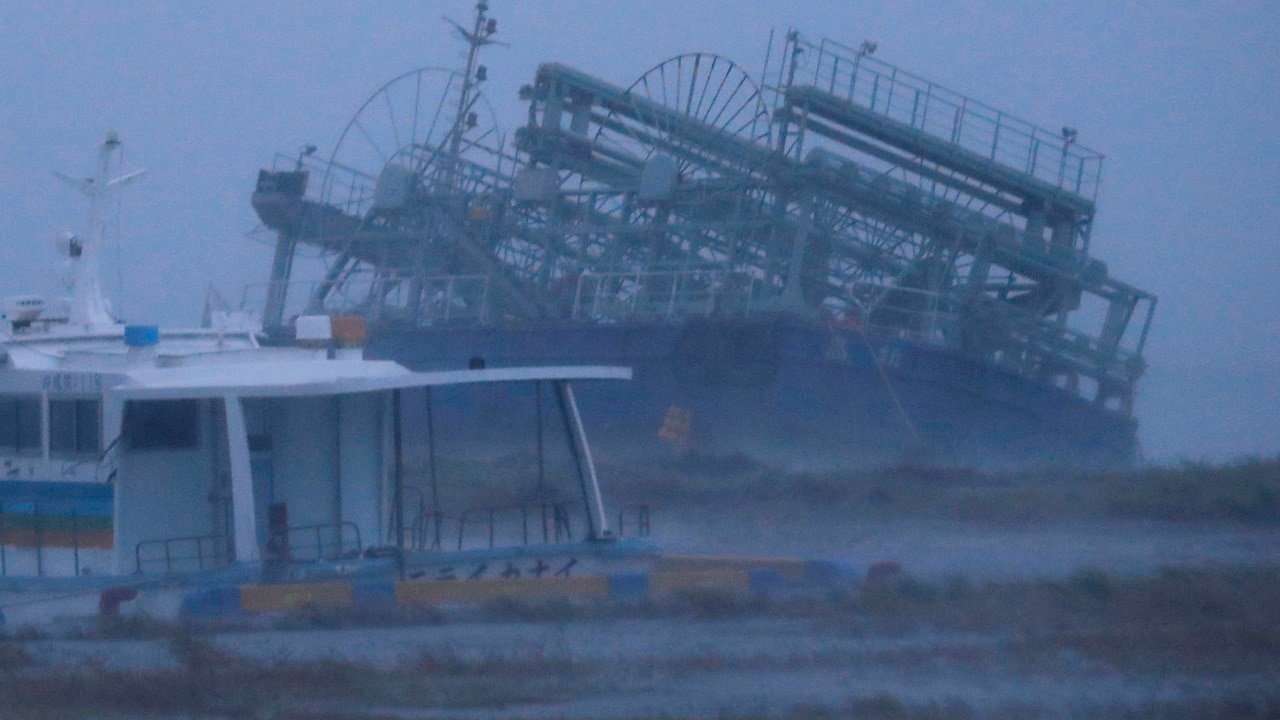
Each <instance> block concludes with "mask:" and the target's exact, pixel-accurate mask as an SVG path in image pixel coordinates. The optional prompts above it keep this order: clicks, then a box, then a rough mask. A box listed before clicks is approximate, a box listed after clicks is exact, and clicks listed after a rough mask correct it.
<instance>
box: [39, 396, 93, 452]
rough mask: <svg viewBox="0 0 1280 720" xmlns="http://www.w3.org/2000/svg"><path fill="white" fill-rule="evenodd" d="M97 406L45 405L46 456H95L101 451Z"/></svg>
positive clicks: (85, 403) (62, 402)
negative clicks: (47, 411) (47, 428)
mask: <svg viewBox="0 0 1280 720" xmlns="http://www.w3.org/2000/svg"><path fill="white" fill-rule="evenodd" d="M101 418H102V410H101V403H100V402H99V401H98V400H96V399H94V400H50V401H49V454H50V455H97V454H98V451H99V449H100V447H101V430H100V429H99V428H100V427H101V424H102V422H101Z"/></svg>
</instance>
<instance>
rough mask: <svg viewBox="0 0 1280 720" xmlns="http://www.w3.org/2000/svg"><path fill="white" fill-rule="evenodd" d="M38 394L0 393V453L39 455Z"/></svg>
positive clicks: (40, 449)
mask: <svg viewBox="0 0 1280 720" xmlns="http://www.w3.org/2000/svg"><path fill="white" fill-rule="evenodd" d="M41 452H43V449H42V448H41V447H40V396H39V395H0V453H5V454H13V455H39V454H40V453H41Z"/></svg>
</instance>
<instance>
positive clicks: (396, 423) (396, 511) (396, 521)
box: [391, 388, 405, 581]
mask: <svg viewBox="0 0 1280 720" xmlns="http://www.w3.org/2000/svg"><path fill="white" fill-rule="evenodd" d="M400 424H401V418H400V388H396V389H395V390H392V391H391V427H392V430H391V432H392V433H394V435H395V436H394V439H393V440H394V447H395V450H394V453H395V457H394V458H393V460H392V487H393V489H392V502H393V503H394V505H393V506H392V509H391V512H392V521H391V522H392V526H393V527H394V528H395V533H396V574H397V575H398V576H399V578H400V580H401V581H403V580H404V579H405V572H404V468H403V456H402V452H403V446H402V441H401V438H400V436H401V427H400Z"/></svg>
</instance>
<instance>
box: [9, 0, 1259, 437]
mask: <svg viewBox="0 0 1280 720" xmlns="http://www.w3.org/2000/svg"><path fill="white" fill-rule="evenodd" d="M491 4H492V6H493V7H492V11H491V12H492V15H493V16H494V17H496V18H498V21H499V36H498V37H499V38H500V39H502V40H504V41H506V42H508V43H510V44H511V47H510V48H492V49H490V50H489V51H488V54H487V55H486V58H485V62H486V64H487V65H488V66H489V68H490V78H491V80H490V82H489V86H488V89H487V94H488V95H489V97H490V99H491V101H492V102H493V104H494V105H495V107H496V109H497V113H498V115H499V123H500V125H501V126H502V129H503V130H505V131H507V132H508V133H509V132H511V131H513V130H514V129H515V128H516V127H517V126H519V125H520V124H521V123H522V121H523V108H522V106H521V104H520V103H519V102H517V101H516V99H515V92H516V89H517V88H518V87H519V86H520V85H522V84H525V83H527V82H529V81H530V80H531V79H532V77H533V73H534V69H535V67H536V65H537V63H539V62H543V61H551V60H555V61H559V62H564V63H567V64H570V65H572V66H575V67H578V68H580V69H583V70H585V71H588V72H590V73H592V74H595V75H597V76H600V77H603V78H605V79H607V80H610V81H613V82H615V83H617V84H622V85H626V84H629V83H630V82H631V81H632V80H634V79H635V78H636V77H638V76H639V75H641V74H642V73H643V72H644V71H645V70H647V69H648V68H650V67H651V66H653V65H656V64H657V63H659V62H661V61H662V60H665V59H666V58H668V57H670V56H672V55H676V54H679V53H681V52H687V51H694V50H703V51H710V52H716V53H719V54H722V55H725V56H727V57H729V58H731V59H733V60H735V61H736V62H738V63H740V64H741V65H743V66H744V67H745V68H746V69H747V70H748V71H749V72H750V73H751V74H752V75H754V76H758V75H759V72H760V66H761V64H762V62H763V59H764V51H765V46H766V43H767V39H768V34H769V30H770V29H771V28H773V29H777V30H778V31H779V32H783V31H785V30H786V29H787V28H788V27H795V28H796V29H798V30H800V31H801V32H802V33H803V34H805V35H806V36H808V37H810V38H812V39H819V38H821V37H824V36H826V37H831V38H833V39H835V40H838V41H841V42H844V43H845V44H848V45H854V46H856V45H857V44H858V43H860V42H861V41H862V40H863V39H876V40H878V41H879V50H878V52H877V57H880V58H881V59H883V60H885V61H887V62H890V63H893V64H895V65H899V66H902V67H904V68H905V69H907V70H910V71H912V72H915V73H917V74H920V75H923V76H925V77H927V78H929V79H932V80H934V81H936V82H939V83H941V84H943V85H947V86H949V87H951V88H953V89H955V90H958V91H960V92H963V93H965V94H968V95H971V96H974V97H976V98H978V99H980V100H983V101H986V102H988V103H989V104H992V105H994V106H996V107H999V108H1002V109H1004V110H1006V111H1008V112H1011V113H1013V114H1015V115H1020V116H1022V117H1024V118H1026V119H1028V120H1031V121H1033V122H1035V123H1037V124H1040V125H1043V126H1045V127H1048V128H1055V127H1059V126H1061V125H1072V126H1074V127H1076V128H1078V129H1079V131H1080V142H1081V143H1083V144H1085V145H1087V146H1089V147H1091V148H1094V149H1097V150H1100V151H1102V152H1104V153H1106V154H1107V156H1108V160H1107V162H1106V165H1105V166H1104V175H1103V185H1102V190H1101V193H1100V196H1099V204H1098V217H1097V220H1096V222H1095V226H1094V232H1093V249H1094V253H1095V254H1096V255H1097V256H1099V257H1101V258H1102V259H1103V260H1105V261H1106V262H1107V264H1108V265H1109V267H1110V270H1111V272H1112V274H1113V275H1115V276H1117V277H1119V278H1121V279H1123V280H1126V281H1128V282H1131V283H1133V284H1135V285H1137V286H1139V287H1142V288H1144V289H1147V290H1150V291H1153V292H1155V293H1156V294H1158V295H1159V296H1160V304H1159V308H1158V310H1157V315H1156V323H1155V326H1154V328H1153V331H1152V336H1151V339H1150V342H1149V349H1148V353H1147V357H1148V361H1149V364H1150V369H1149V370H1148V372H1147V375H1146V377H1145V378H1144V379H1143V381H1142V383H1141V385H1140V392H1139V398H1138V417H1139V421H1140V423H1141V430H1140V436H1141V438H1142V441H1143V445H1144V447H1145V450H1146V452H1147V454H1148V455H1149V456H1150V457H1152V458H1154V459H1157V460H1163V461H1176V460H1181V459H1192V460H1198V459H1211V460H1226V459H1231V458H1235V457H1239V456H1245V455H1264V456H1272V455H1276V454H1277V453H1280V319H1277V316H1278V314H1280V282H1278V279H1280V242H1277V232H1276V230H1275V225H1276V223H1277V220H1280V5H1277V4H1275V3H1263V2H1257V3H1246V2H1237V3H1232V2H1219V3H1201V2H1188V3H1163V4H1153V3H1131V4H1120V3H1115V2H1107V1H1104V0H1098V1H1090V2H1077V3H1043V4H1032V3H1023V2H1007V3H1001V2H872V1H868V2H858V3H853V2H837V1H829V2H822V1H820V0H793V1H792V2H787V3H779V2H770V1H767V0H756V1H739V2H727V1H715V0H703V1H702V2H697V3H694V2H688V1H683V2H677V1H673V0H666V1H662V2H644V3H641V2H620V1H619V2H584V1H580V0H575V1H573V2H566V1H556V2H532V1H529V0H525V1H523V2H514V1H512V0H505V1H504V0H492V2H491ZM472 7H473V3H471V2H465V1H460V0H458V1H455V0H450V1H448V2H422V1H421V0H415V1H410V0H383V1H381V2H376V3H374V2H368V3H352V2H327V1H323V0H307V1H305V2H301V1H294V2H273V3H257V2H253V3H251V2H232V1H222V2H212V1H207V2H177V1H176V0H175V1H173V2H141V1H131V2H93V3H90V2H51V1H49V0H39V1H30V0H6V1H5V2H4V3H3V4H0V70H2V71H0V168H2V169H3V174H2V175H0V196H2V197H0V201H2V203H3V205H2V206H3V207H4V211H3V212H2V213H0V247H3V248H4V250H5V256H4V257H5V262H4V263H3V264H2V265H0V295H9V294H20V293H27V292H38V293H48V292H51V290H52V283H53V278H54V277H55V274H54V273H52V272H50V271H49V270H48V265H49V262H50V260H51V258H52V256H53V250H52V248H53V244H52V240H53V238H54V237H55V236H56V235H57V234H58V232H60V231H61V230H63V229H73V230H77V231H83V230H84V225H85V208H84V207H83V203H82V201H81V199H80V198H79V197H78V196H77V195H76V194H75V192H74V191H73V190H71V189H70V188H68V187H66V186H63V185H62V184H61V183H59V182H58V181H57V180H56V179H55V178H54V177H53V175H52V174H51V173H52V171H54V170H60V171H63V172H67V173H71V174H77V175H78V174H88V173H89V172H91V169H92V162H93V155H94V152H95V149H96V147H97V145H98V144H99V143H100V142H101V140H102V137H103V135H104V134H105V132H106V131H107V130H110V129H114V130H117V131H118V132H119V133H120V136H121V138H122V139H123V140H124V142H125V148H126V161H127V163H128V164H129V165H131V166H134V167H145V168H147V170H148V175H147V177H146V178H145V179H144V180H143V181H142V182H140V183H139V184H136V185H134V186H132V187H131V188H130V189H129V190H128V191H127V194H126V196H125V202H124V205H123V213H122V214H121V218H120V223H121V233H120V237H121V238H122V241H121V242H120V246H119V250H118V253H119V255H118V257H119V258H120V259H121V260H122V261H123V264H124V265H125V266H127V271H126V272H124V273H123V274H122V277H123V286H124V293H123V309H124V312H125V315H126V317H127V318H128V319H129V320H134V321H144V320H145V321H157V322H161V323H165V324H190V323H193V322H194V321H195V320H196V318H197V316H198V313H199V309H200V302H201V299H202V297H203V288H204V286H205V285H206V284H207V283H210V282H212V283H214V284H215V285H216V286H217V287H218V288H219V289H220V290H222V291H223V292H224V294H227V295H229V296H237V297H238V294H239V292H240V288H241V287H242V286H244V285H245V284H247V283H255V282H262V281H263V280H264V279H265V277H266V273H267V267H268V264H269V261H270V247H269V246H268V245H267V244H266V241H267V239H268V238H267V236H265V235H264V236H262V237H260V238H258V239H253V238H250V237H247V233H248V231H250V230H252V229H253V228H254V227H255V225H256V224H257V223H256V218H255V216H254V214H253V211H252V208H250V206H249V202H248V199H249V194H250V192H251V191H252V188H253V182H254V179H255V177H256V172H257V170H258V168H259V167H261V166H264V165H267V164H270V162H271V160H272V158H273V156H274V154H275V153H276V152H284V153H294V152H295V151H296V149H297V148H298V147H300V146H301V145H303V144H306V143H314V144H316V145H319V146H320V148H321V151H320V153H321V154H322V155H325V154H327V151H328V149H329V148H331V147H332V145H333V143H334V142H335V141H336V140H337V138H338V135H339V133H340V132H341V130H342V128H343V126H344V125H346V123H347V121H348V120H349V119H350V117H351V116H352V115H353V114H354V113H355V111H356V110H357V109H358V108H359V107H360V105H361V103H363V102H364V100H365V99H366V98H367V97H368V96H369V95H370V94H372V93H373V91H374V90H376V89H377V88H378V87H379V86H381V85H382V84H383V83H384V82H386V81H387V80H389V79H391V78H392V77H394V76H396V75H398V74H400V73H401V72H403V71H406V70H410V69H413V68H416V67H421V66H444V67H455V66H457V65H458V64H459V63H460V60H461V48H460V46H459V44H458V43H457V42H455V40H454V39H453V38H452V36H451V34H450V32H449V31H448V28H447V26H446V25H445V24H444V22H443V21H442V19H441V16H442V15H448V16H450V17H452V18H454V19H456V20H459V21H463V22H464V23H465V21H466V20H467V19H468V18H469V17H470V15H471V13H472ZM116 253H117V250H116V249H109V250H108V251H107V254H108V260H109V261H110V262H109V263H108V267H107V276H106V278H105V280H106V282H105V284H106V285H107V287H108V288H110V289H112V294H113V295H116V294H118V293H117V292H116V290H117V288H118V287H120V285H119V284H118V283H117V268H116V264H115V257H116Z"/></svg>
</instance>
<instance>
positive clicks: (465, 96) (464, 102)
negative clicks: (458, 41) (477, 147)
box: [444, 0, 506, 185]
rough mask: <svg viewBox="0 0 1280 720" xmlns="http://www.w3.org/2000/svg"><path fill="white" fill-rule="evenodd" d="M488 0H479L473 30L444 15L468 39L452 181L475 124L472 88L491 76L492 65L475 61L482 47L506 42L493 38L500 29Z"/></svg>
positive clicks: (452, 156) (453, 146) (454, 131)
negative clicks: (464, 139) (464, 140)
mask: <svg viewBox="0 0 1280 720" xmlns="http://www.w3.org/2000/svg"><path fill="white" fill-rule="evenodd" d="M488 13H489V3H488V2H486V0H480V2H478V3H476V19H475V24H474V26H473V27H472V29H471V30H467V29H466V28H464V27H462V26H461V25H459V24H458V23H456V22H454V21H453V20H450V19H449V18H447V17H446V18H445V19H444V20H445V22H447V23H449V24H450V25H452V26H453V27H454V29H456V30H457V31H458V35H460V36H462V39H463V40H465V41H466V43H467V65H466V69H465V70H464V71H463V76H462V96H461V97H460V98H459V99H458V114H457V115H456V116H455V117H454V120H453V127H452V128H451V129H450V135H449V156H448V162H449V164H448V166H447V175H446V178H448V181H449V184H450V185H452V184H453V179H454V174H455V172H456V171H457V167H458V155H459V153H461V151H462V135H463V133H465V132H467V131H468V130H470V129H471V128H473V127H475V125H476V120H475V117H476V114H475V112H473V110H472V106H473V105H475V102H476V99H477V98H475V97H472V95H471V91H472V90H473V89H474V88H475V86H476V85H479V84H480V83H482V82H484V81H485V80H486V79H487V78H488V76H489V69H488V68H487V67H485V66H484V65H480V66H478V67H477V65H476V63H477V61H478V60H479V59H480V48H482V47H484V46H485V45H504V46H505V45H506V43H500V42H498V41H496V40H494V39H493V36H494V35H495V34H497V32H498V21H497V20H496V19H494V18H491V17H489V16H488Z"/></svg>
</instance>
